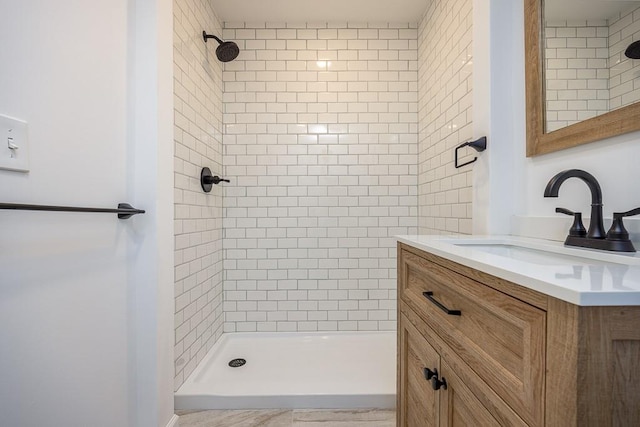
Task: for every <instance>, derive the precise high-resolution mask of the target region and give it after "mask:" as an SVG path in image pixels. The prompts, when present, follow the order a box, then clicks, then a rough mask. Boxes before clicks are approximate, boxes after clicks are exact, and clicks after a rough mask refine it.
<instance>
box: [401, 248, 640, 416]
mask: <svg viewBox="0 0 640 427" xmlns="http://www.w3.org/2000/svg"><path fill="white" fill-rule="evenodd" d="M398 313H399V314H398V402H397V414H398V415H397V416H398V423H397V424H398V426H399V427H423V426H425V427H426V426H493V425H503V426H527V425H528V426H543V425H546V426H552V427H555V426H562V427H569V426H575V427H578V426H579V427H583V426H640V307H584V306H583V307H580V306H576V305H573V304H570V303H567V302H564V301H561V300H558V299H556V298H552V297H549V296H547V295H544V294H542V293H539V292H536V291H532V290H530V289H527V288H525V287H522V286H518V285H516V284H514V283H511V282H508V281H505V280H502V279H499V278H497V277H494V276H491V275H489V274H485V273H482V272H480V271H478V270H474V269H472V268H469V267H466V266H463V265H460V264H457V263H454V262H452V261H449V260H446V259H444V258H441V257H438V256H435V255H433V254H430V253H427V252H424V251H421V250H419V249H416V248H414V247H412V246H409V245H405V244H403V243H399V244H398ZM445 383H446V385H445Z"/></svg>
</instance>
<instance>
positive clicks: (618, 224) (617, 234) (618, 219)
mask: <svg viewBox="0 0 640 427" xmlns="http://www.w3.org/2000/svg"><path fill="white" fill-rule="evenodd" d="M634 215H640V208H635V209H632V210H630V211H627V212H614V213H613V223H611V228H610V229H609V231H608V232H607V239H609V240H629V232H628V231H627V229H626V228H624V224H623V223H622V218H624V217H626V216H634Z"/></svg>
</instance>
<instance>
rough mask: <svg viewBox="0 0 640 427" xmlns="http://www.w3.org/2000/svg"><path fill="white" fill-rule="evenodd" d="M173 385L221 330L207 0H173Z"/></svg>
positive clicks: (215, 89)
mask: <svg viewBox="0 0 640 427" xmlns="http://www.w3.org/2000/svg"><path fill="white" fill-rule="evenodd" d="M174 23H175V26H174V46H173V47H174V52H175V54H174V64H175V75H174V97H175V130H174V138H175V159H174V170H175V176H176V180H175V210H176V219H175V224H174V225H175V295H176V300H175V340H176V346H175V367H176V375H175V385H174V387H175V389H176V390H177V389H178V387H180V385H182V383H183V382H184V380H185V379H186V378H187V377H188V376H189V374H190V373H191V372H192V371H193V369H194V368H195V367H196V365H197V364H198V363H199V362H200V361H201V360H202V358H203V357H204V356H205V355H206V353H207V351H208V350H209V349H210V348H211V347H212V346H213V344H214V343H215V342H216V340H217V339H218V338H219V337H220V336H221V335H222V322H223V314H222V191H223V188H222V186H221V185H214V186H213V188H212V191H211V192H210V193H205V192H204V191H203V190H202V187H201V186H200V171H201V170H202V168H203V167H205V166H206V167H208V168H210V169H211V171H212V173H213V174H214V175H222V68H223V64H222V63H221V62H220V61H218V59H217V58H216V55H215V52H216V48H217V47H218V43H217V42H216V41H215V40H209V42H207V43H205V42H204V40H203V38H202V31H203V30H204V31H206V32H207V34H214V35H217V36H218V37H221V36H222V24H221V23H220V21H219V20H218V18H217V17H216V15H215V12H214V11H213V9H212V8H211V4H210V2H209V1H208V0H191V1H188V2H186V1H183V0H180V1H174Z"/></svg>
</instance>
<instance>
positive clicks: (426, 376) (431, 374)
mask: <svg viewBox="0 0 640 427" xmlns="http://www.w3.org/2000/svg"><path fill="white" fill-rule="evenodd" d="M433 377H436V378H437V377H438V370H437V369H434V370H433V371H432V370H431V369H429V368H424V379H425V380H427V381H429V380H431V378H433Z"/></svg>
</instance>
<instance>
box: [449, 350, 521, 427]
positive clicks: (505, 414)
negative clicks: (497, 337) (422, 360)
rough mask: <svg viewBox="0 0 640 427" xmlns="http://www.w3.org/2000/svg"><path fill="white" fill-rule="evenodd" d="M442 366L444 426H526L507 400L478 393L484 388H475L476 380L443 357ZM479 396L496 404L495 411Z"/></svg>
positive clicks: (493, 407) (493, 406)
mask: <svg viewBox="0 0 640 427" xmlns="http://www.w3.org/2000/svg"><path fill="white" fill-rule="evenodd" d="M440 366H441V375H440V377H441V381H443V382H446V390H444V386H443V388H441V390H442V391H443V392H442V395H441V396H440V426H441V427H476V426H482V427H491V426H522V427H526V426H527V424H526V423H525V422H524V421H522V420H521V419H520V418H519V417H518V416H517V415H516V414H515V413H513V411H512V410H511V409H510V408H509V407H508V406H507V405H506V404H505V403H504V402H501V401H500V400H499V399H496V397H495V396H485V395H482V394H479V393H483V389H482V388H478V389H476V388H474V387H473V383H474V382H475V381H473V380H472V379H471V378H467V377H466V375H465V374H464V372H461V371H458V372H454V370H453V369H452V368H451V366H449V364H448V363H447V362H446V361H444V360H443V361H442V362H441V364H440ZM472 388H473V391H472ZM485 390H486V388H485ZM478 396H479V397H482V398H483V400H484V401H485V402H491V403H495V405H494V404H492V405H491V406H492V411H493V414H492V412H491V411H489V410H488V409H487V408H486V407H485V406H484V405H483V404H482V402H481V401H480V399H479V398H478Z"/></svg>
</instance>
